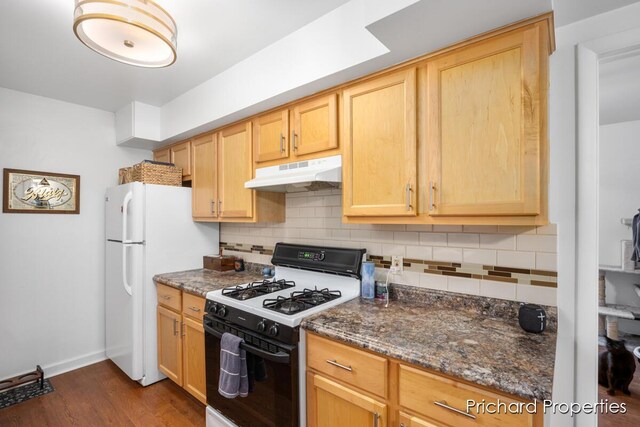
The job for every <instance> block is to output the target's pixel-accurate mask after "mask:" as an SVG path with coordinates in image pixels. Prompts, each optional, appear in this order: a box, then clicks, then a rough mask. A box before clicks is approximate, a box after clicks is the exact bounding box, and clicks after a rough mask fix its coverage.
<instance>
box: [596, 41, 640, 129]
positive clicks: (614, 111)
mask: <svg viewBox="0 0 640 427" xmlns="http://www.w3.org/2000/svg"><path fill="white" fill-rule="evenodd" d="M598 95H599V99H600V124H601V125H608V124H612V123H619V122H627V121H631V120H640V53H638V52H636V53H635V54H632V55H628V56H625V57H624V58H620V59H616V60H615V61H610V62H604V63H601V64H600V87H599V94H598Z"/></svg>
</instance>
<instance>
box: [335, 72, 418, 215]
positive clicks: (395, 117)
mask: <svg viewBox="0 0 640 427" xmlns="http://www.w3.org/2000/svg"><path fill="white" fill-rule="evenodd" d="M344 117H345V120H344V121H345V125H344V133H343V138H342V140H343V141H344V150H343V152H344V161H343V181H344V182H343V213H344V215H346V216H415V215H416V212H417V209H416V180H417V179H416V178H417V177H416V169H417V142H416V70H415V69H413V68H411V69H408V70H403V71H400V72H396V73H393V74H389V75H386V76H383V77H380V78H378V79H375V80H372V81H369V82H366V83H363V84H360V85H358V86H355V87H351V88H348V89H346V90H345V91H344Z"/></svg>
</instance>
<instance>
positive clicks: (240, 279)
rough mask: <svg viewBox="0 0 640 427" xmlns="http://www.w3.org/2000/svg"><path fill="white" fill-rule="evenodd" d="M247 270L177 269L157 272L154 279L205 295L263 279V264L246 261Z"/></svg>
mask: <svg viewBox="0 0 640 427" xmlns="http://www.w3.org/2000/svg"><path fill="white" fill-rule="evenodd" d="M245 267H246V270H245V271H241V272H239V273H236V272H235V271H233V270H230V271H216V270H208V269H205V268H199V269H197V270H187V271H177V272H175V273H164V274H156V275H155V276H153V281H154V282H156V283H162V284H163V285H167V286H171V287H174V288H178V289H181V290H183V291H185V292H188V293H190V294H194V295H197V296H200V297H205V296H206V295H207V292H210V291H215V290H217V289H222V288H226V287H229V286H236V285H242V284H244V283H249V282H255V281H259V280H262V268H263V267H265V266H264V265H261V264H252V263H245Z"/></svg>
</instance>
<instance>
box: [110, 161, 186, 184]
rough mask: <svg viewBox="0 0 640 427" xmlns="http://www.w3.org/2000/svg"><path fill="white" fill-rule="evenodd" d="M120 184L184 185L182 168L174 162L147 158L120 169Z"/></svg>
mask: <svg viewBox="0 0 640 427" xmlns="http://www.w3.org/2000/svg"><path fill="white" fill-rule="evenodd" d="M118 181H119V183H120V184H126V183H128V182H144V183H145V184H158V185H173V186H176V187H181V186H182V169H180V168H177V167H176V166H175V165H174V164H173V163H164V162H154V161H151V160H145V161H143V162H140V163H138V164H136V165H133V166H131V167H128V168H122V169H120V171H119V179H118Z"/></svg>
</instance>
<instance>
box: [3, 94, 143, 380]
mask: <svg viewBox="0 0 640 427" xmlns="http://www.w3.org/2000/svg"><path fill="white" fill-rule="evenodd" d="M114 141H115V127H114V115H113V113H110V112H105V111H100V110H96V109H92V108H87V107H82V106H79V105H74V104H69V103H65V102H61V101H56V100H53V99H49V98H43V97H38V96H34V95H29V94H26V93H22V92H16V91H12V90H7V89H3V88H0V168H16V169H29V170H38V171H46V172H61V173H70V174H77V175H80V179H81V181H80V182H81V186H80V188H81V194H80V196H81V197H80V215H46V214H0V341H1V342H2V345H0V379H2V378H6V377H9V376H12V375H15V374H17V373H21V372H24V371H27V370H32V369H33V368H35V365H36V364H40V365H42V367H43V368H44V369H45V372H46V373H47V374H48V375H50V374H54V373H56V372H59V371H63V370H67V369H70V368H75V367H78V366H79V365H82V364H86V363H91V362H93V361H96V360H100V359H102V358H104V348H105V335H104V333H105V332H104V331H105V323H104V268H105V267H104V192H105V189H106V188H107V187H108V186H111V185H115V184H117V176H118V168H119V167H122V166H127V165H131V164H134V163H137V162H139V161H140V160H142V159H145V158H150V156H151V153H150V152H149V151H146V150H138V149H128V148H120V147H116V145H115V143H114Z"/></svg>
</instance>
